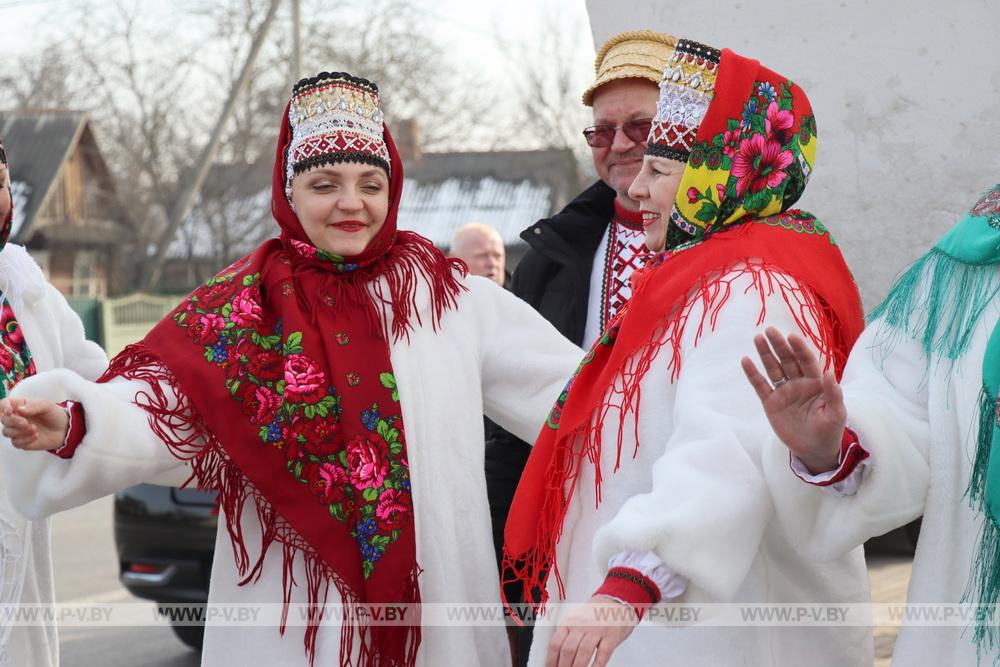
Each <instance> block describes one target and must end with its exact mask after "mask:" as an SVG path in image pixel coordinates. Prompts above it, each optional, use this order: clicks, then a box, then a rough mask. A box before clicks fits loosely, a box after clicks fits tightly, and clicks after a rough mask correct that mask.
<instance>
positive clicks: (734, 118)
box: [506, 40, 872, 667]
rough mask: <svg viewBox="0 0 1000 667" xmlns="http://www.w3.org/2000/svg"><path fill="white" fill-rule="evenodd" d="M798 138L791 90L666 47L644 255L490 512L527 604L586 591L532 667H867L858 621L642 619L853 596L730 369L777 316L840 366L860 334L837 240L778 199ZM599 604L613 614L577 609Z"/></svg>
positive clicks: (859, 561) (646, 184) (798, 183)
mask: <svg viewBox="0 0 1000 667" xmlns="http://www.w3.org/2000/svg"><path fill="white" fill-rule="evenodd" d="M815 151H816V125H815V119H814V117H813V115H812V109H811V107H810V105H809V101H808V99H807V97H806V95H805V93H804V92H803V91H802V89H801V88H799V87H798V86H797V85H795V84H794V83H792V82H791V81H789V80H788V79H786V78H785V77H783V76H781V75H778V74H776V73H775V72H772V71H771V70H768V69H766V68H764V67H762V66H761V65H760V63H758V62H757V61H755V60H751V59H749V58H744V57H742V56H739V55H736V54H735V53H733V52H731V51H728V50H724V51H721V52H720V51H718V50H716V49H713V48H711V47H707V46H704V45H702V44H698V43H695V42H691V41H688V40H679V41H678V43H677V46H676V49H675V53H674V54H673V55H672V57H671V59H670V60H669V62H668V65H667V68H666V70H665V71H664V75H663V80H662V82H661V84H660V99H659V102H658V105H657V116H656V118H655V119H654V122H653V127H652V129H651V131H650V137H649V142H648V149H647V154H646V156H645V158H644V162H643V167H642V171H641V172H640V174H639V177H638V178H637V179H636V181H635V182H634V183H633V185H632V187H631V189H630V191H629V194H630V196H632V197H633V198H634V199H637V200H638V201H639V202H640V204H641V207H642V209H643V215H644V228H645V230H646V239H647V240H646V243H647V245H648V246H649V247H650V248H651V249H653V250H660V251H663V252H662V253H661V254H660V256H659V257H658V259H657V260H656V262H655V263H654V266H652V267H650V268H647V269H646V270H645V271H644V272H642V273H641V274H640V275H638V276H637V277H636V278H635V279H634V281H635V282H634V285H633V288H634V292H633V297H632V300H631V301H630V303H629V304H628V306H627V307H626V309H625V310H624V311H623V312H621V313H620V314H619V316H618V317H617V318H616V319H615V320H614V321H613V322H612V323H611V325H610V326H609V328H608V330H607V331H606V332H605V334H604V336H603V337H602V338H601V339H600V340H599V341H598V342H597V343H596V344H595V346H594V347H593V349H592V350H591V351H590V353H589V354H588V355H587V356H586V357H585V359H584V361H583V363H582V364H581V366H580V368H579V369H578V371H577V374H576V375H575V377H574V379H573V380H572V381H571V382H570V384H569V386H568V387H567V389H566V391H565V392H564V393H563V395H562V396H561V397H560V399H559V401H558V403H557V405H556V406H555V408H553V410H552V412H551V414H550V416H549V420H548V424H547V427H546V428H543V430H542V433H541V435H540V436H539V439H538V442H537V444H536V446H535V449H534V452H533V453H532V455H531V459H530V460H529V462H528V466H527V468H526V469H525V474H524V477H523V478H522V483H521V487H520V488H519V489H518V493H517V496H516V497H515V501H514V506H513V508H512V511H511V515H510V519H509V521H508V524H507V534H506V541H507V550H508V551H507V561H508V564H509V565H510V566H511V567H513V568H516V571H517V573H518V578H519V579H520V580H521V581H522V582H524V583H525V584H526V586H527V589H528V590H531V591H534V592H535V593H536V594H537V597H538V598H539V602H545V601H546V599H548V598H550V597H552V596H556V597H557V598H558V599H560V600H566V601H569V602H574V603H583V602H587V601H588V600H589V602H587V604H586V605H585V606H583V607H581V608H578V609H576V610H575V611H571V612H570V611H569V609H572V606H569V605H561V606H559V607H558V608H554V609H552V610H551V613H549V614H547V615H546V616H545V618H544V620H543V621H542V622H541V623H540V626H539V627H536V630H535V642H534V644H533V646H532V651H531V656H530V659H529V664H530V665H533V666H539V665H542V664H545V665H547V666H551V667H556V666H558V667H571V666H573V667H576V666H582V665H589V664H590V660H591V658H592V656H593V655H594V654H595V653H596V655H597V659H596V662H594V664H595V665H605V664H615V665H632V664H643V663H644V662H647V661H648V660H649V657H650V656H653V655H655V656H656V661H657V664H658V665H692V664H699V665H730V664H752V665H801V664H806V663H808V664H813V665H830V667H834V666H837V667H840V666H842V665H848V664H850V665H855V664H864V663H865V662H866V661H867V662H868V663H870V662H871V659H872V643H871V637H870V634H869V633H867V632H865V631H864V629H863V628H847V627H840V628H832V629H810V630H806V629H801V628H796V629H793V630H790V631H784V632H783V631H781V630H778V629H775V628H767V627H763V628H721V627H715V628H686V629H676V628H674V629H669V630H668V629H666V628H663V627H656V625H657V621H662V620H663V619H664V617H665V614H663V613H660V612H661V611H662V608H657V607H656V606H655V605H657V604H658V603H659V602H661V601H664V602H666V601H670V602H682V603H690V604H700V603H707V602H726V601H733V600H735V601H739V602H742V603H782V602H785V603H799V604H802V603H806V602H809V603H815V602H823V603H831V602H835V601H837V602H844V601H865V600H867V596H868V591H867V580H866V578H865V570H864V562H863V557H862V554H861V553H860V551H856V552H853V553H851V554H849V555H847V556H845V557H843V558H841V559H840V560H836V561H833V562H831V563H827V564H823V565H818V564H814V563H810V562H806V561H805V560H803V559H802V558H800V557H799V556H798V555H796V554H795V552H794V551H793V550H792V549H790V548H789V547H788V545H787V543H786V541H785V538H784V535H783V533H782V532H781V529H780V527H779V526H778V525H777V522H776V521H775V520H774V515H773V509H772V507H771V502H770V498H769V495H768V493H767V489H766V486H765V484H764V481H763V478H762V475H761V471H760V467H759V447H760V444H761V443H762V442H763V441H764V440H765V439H766V436H767V434H768V433H769V427H768V425H767V421H766V419H765V418H764V416H763V415H762V414H761V411H760V409H759V408H758V407H757V405H756V398H755V397H754V395H753V393H752V391H751V390H750V388H749V387H748V386H746V383H745V382H743V380H742V378H741V377H740V375H739V366H738V363H737V360H738V359H739V356H740V351H741V350H745V351H750V350H751V349H752V344H751V338H752V335H753V333H755V332H759V331H762V330H763V328H764V327H766V326H777V327H779V328H783V329H786V330H799V331H801V332H802V333H803V335H804V336H805V338H806V339H807V340H808V341H810V343H811V345H812V346H813V347H814V348H815V349H817V350H818V351H820V352H821V353H822V355H823V356H824V358H825V360H826V364H827V365H828V366H832V367H833V368H834V369H835V370H836V371H837V372H838V373H839V372H840V370H841V369H842V366H843V363H844V360H845V359H846V357H847V354H848V352H849V350H850V347H851V344H852V343H853V341H854V339H855V338H856V337H857V335H858V333H859V332H860V330H861V327H862V314H861V306H860V300H859V298H858V293H857V288H856V286H855V284H854V281H853V279H852V277H851V274H850V272H849V271H848V270H847V267H846V265H845V264H844V261H843V258H842V257H841V254H840V252H839V250H838V249H837V247H836V244H835V243H834V242H833V240H832V238H831V237H830V235H829V233H828V232H827V230H826V229H825V227H823V225H822V224H820V222H819V221H818V220H817V219H816V218H815V217H814V216H812V215H810V214H808V213H805V212H803V211H797V210H790V207H791V206H792V205H793V204H794V203H795V201H796V200H797V199H798V198H799V196H800V195H801V194H802V191H803V189H804V188H805V185H806V182H807V180H808V178H809V175H810V173H811V171H812V164H813V160H814V157H815ZM775 379H776V380H777V379H778V378H775ZM595 556H596V558H595ZM547 572H548V573H551V575H552V576H548V578H547V581H545V575H546V573H547ZM609 606H610V607H611V609H610V611H611V612H612V613H615V612H627V613H626V615H625V616H622V615H621V614H619V616H618V617H617V618H619V619H623V618H624V619H629V618H630V619H631V620H627V621H626V622H618V623H617V624H616V623H613V622H612V623H610V624H609V622H608V621H607V620H605V621H604V622H600V621H598V622H597V623H595V620H596V619H595V614H596V613H604V612H606V611H608V610H607V609H604V610H603V611H595V610H599V608H604V607H609ZM567 607H569V609H568V608H567ZM651 609H652V611H650V610H651ZM702 611H704V610H702ZM632 612H634V614H633V613H632ZM644 615H646V616H647V618H648V622H647V623H645V624H643V626H641V627H640V629H639V630H638V631H636V632H635V633H634V634H633V635H632V637H631V639H629V641H628V642H625V643H622V642H624V640H625V639H626V638H627V637H629V636H630V634H631V633H632V630H633V626H634V625H635V623H636V621H637V620H641V619H642V618H643V616H644ZM598 618H599V617H598ZM604 618H605V619H608V618H614V616H612V617H608V616H604ZM692 620H694V619H692ZM697 620H698V621H700V622H702V623H704V622H706V621H709V620H710V619H708V618H706V617H705V615H704V614H702V615H701V617H700V618H698V619H697ZM588 623H589V625H588ZM609 661H610V662H609Z"/></svg>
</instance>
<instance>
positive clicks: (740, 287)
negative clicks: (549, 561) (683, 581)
mask: <svg viewBox="0 0 1000 667" xmlns="http://www.w3.org/2000/svg"><path fill="white" fill-rule="evenodd" d="M731 287H732V289H731V292H730V295H729V298H728V301H727V302H726V303H725V304H724V306H723V307H722V309H721V310H720V311H719V314H718V319H717V321H716V322H715V326H714V328H712V327H709V326H708V324H707V323H706V325H705V328H704V331H703V332H702V335H701V338H700V339H699V340H698V341H697V344H695V342H694V337H695V336H696V333H697V329H698V323H699V320H700V319H701V306H700V304H699V305H695V306H694V307H693V308H692V312H691V317H690V318H689V320H688V325H687V327H686V328H685V331H684V336H683V340H682V346H681V350H682V351H681V354H682V355H683V357H682V367H681V373H680V376H679V377H678V379H677V381H676V382H675V384H674V391H673V397H674V398H673V402H672V404H667V405H650V404H649V403H648V401H649V398H648V395H649V394H646V395H644V397H643V400H644V401H647V402H646V403H644V404H643V405H642V406H641V408H640V409H641V411H642V412H643V413H644V414H640V415H639V423H640V437H646V438H647V442H640V445H639V446H640V447H644V446H648V444H647V443H648V442H650V441H655V439H656V438H657V437H659V438H662V441H661V443H662V444H661V443H657V444H655V445H653V446H656V447H657V450H658V451H662V452H663V453H662V455H661V456H660V457H659V459H658V460H657V461H656V462H655V463H654V464H653V466H652V470H651V478H652V479H651V488H650V489H649V491H647V492H645V493H637V494H636V495H633V496H632V497H630V498H629V499H628V500H626V501H625V503H624V504H623V505H622V507H621V509H620V510H619V511H618V513H617V514H616V515H615V516H614V518H613V519H612V520H611V521H609V522H608V523H606V524H605V525H604V526H602V527H601V528H600V529H599V530H598V532H597V534H596V536H595V544H594V552H595V557H596V559H597V562H598V563H600V564H601V566H603V565H604V564H605V563H607V562H608V559H609V557H611V556H613V555H614V554H616V553H619V552H622V551H633V552H643V551H654V552H655V553H656V554H657V555H658V556H659V557H660V559H661V560H662V561H663V563H664V564H665V565H666V566H668V567H669V568H670V569H671V570H673V571H674V572H677V573H678V574H679V575H681V576H683V577H685V578H687V579H688V580H689V582H690V585H691V586H694V587H697V588H698V589H701V590H703V591H705V592H707V593H708V594H709V595H711V596H712V597H714V598H716V599H718V600H720V601H725V600H729V599H731V598H732V596H734V595H735V594H736V592H737V591H738V590H739V588H740V586H741V585H742V583H743V581H744V579H745V578H746V576H747V574H748V572H749V571H750V567H751V565H752V564H753V561H754V559H755V558H756V556H757V551H758V548H759V546H760V541H761V539H762V536H763V534H764V529H765V527H766V526H767V524H768V522H769V520H770V519H771V516H772V509H771V500H770V495H769V493H768V490H767V486H766V484H765V482H764V478H763V475H762V474H761V470H760V468H759V463H760V447H761V445H762V443H763V442H764V441H765V440H766V438H767V435H768V434H769V433H770V427H769V426H768V423H767V420H766V417H765V416H764V413H763V410H762V409H761V407H760V403H759V401H758V399H757V396H756V394H755V393H754V391H753V389H752V388H751V386H750V385H749V383H748V382H747V381H746V379H745V377H744V376H743V373H742V371H741V369H740V358H741V357H742V356H744V355H748V356H749V355H752V354H754V347H753V336H754V335H755V334H758V333H762V332H763V331H764V329H765V328H766V327H768V326H774V327H777V328H778V329H779V330H782V331H795V330H797V325H796V324H795V321H794V318H793V317H792V314H791V311H790V310H789V307H788V305H787V304H786V303H785V301H784V299H783V298H781V297H780V296H778V295H771V296H769V297H768V298H767V299H766V317H765V319H764V320H763V321H762V322H758V318H759V316H760V313H761V298H762V296H761V294H760V292H759V291H757V289H756V287H755V286H754V285H753V284H752V283H751V281H750V279H749V278H747V277H738V278H735V279H734V280H733V282H732V283H731ZM713 306H714V304H713ZM710 308H712V307H710ZM712 310H713V311H714V308H712ZM669 349H670V348H669V347H664V348H663V349H662V351H661V352H660V354H659V356H658V357H657V358H656V359H655V360H654V362H653V365H652V367H651V368H650V370H649V371H648V373H647V376H646V378H644V379H643V382H644V383H646V382H648V381H653V380H651V379H650V378H651V377H654V374H656V375H659V376H660V377H661V378H662V377H666V376H667V374H669V373H670V372H671V370H670V369H669V368H668V362H669V361H670V352H669ZM656 381H658V382H662V379H659V380H656ZM651 415H653V416H655V419H654V423H652V424H651V423H650V422H649V421H648V420H649V419H650V416H651ZM630 447H631V445H630V444H629V443H626V444H625V450H626V451H627V450H629V448H630ZM608 483H609V484H612V483H613V481H612V480H608Z"/></svg>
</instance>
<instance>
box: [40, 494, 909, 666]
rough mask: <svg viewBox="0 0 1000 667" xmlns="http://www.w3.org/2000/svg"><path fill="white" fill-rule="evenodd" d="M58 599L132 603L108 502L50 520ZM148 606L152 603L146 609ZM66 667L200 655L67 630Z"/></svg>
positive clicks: (891, 636)
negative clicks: (123, 578)
mask: <svg viewBox="0 0 1000 667" xmlns="http://www.w3.org/2000/svg"><path fill="white" fill-rule="evenodd" d="M52 533H53V542H54V544H53V547H54V549H53V551H54V561H55V562H54V565H55V573H56V595H57V598H58V599H59V600H62V601H64V602H133V601H137V599H136V598H134V597H132V596H131V595H129V594H128V593H127V592H126V591H125V590H124V589H123V588H122V587H121V585H120V584H119V583H118V577H117V574H118V570H117V559H116V556H115V550H114V542H113V539H112V534H111V499H110V498H104V499H101V500H98V501H96V502H93V503H90V504H89V505H85V506H83V507H79V508H77V509H75V510H71V511H69V512H64V513H62V514H59V515H56V516H55V517H54V518H53V520H52ZM910 565H911V559H910V558H907V557H903V556H884V555H879V556H872V557H871V558H869V561H868V570H869V576H870V578H871V589H872V599H873V600H874V601H875V602H902V601H904V600H905V599H906V587H907V584H908V583H909V579H910ZM150 606H152V603H150ZM898 630H899V628H898V627H879V628H875V657H876V659H875V667H889V661H890V657H891V655H892V646H893V643H894V642H895V640H896V633H897V632H898ZM60 648H61V650H62V664H63V665H65V666H66V667H97V666H98V665H100V666H101V667H135V666H136V665H143V666H144V667H195V666H196V665H197V664H198V654H197V653H196V652H194V651H191V650H189V649H188V648H187V647H185V646H184V645H183V644H181V643H180V642H179V641H178V640H177V639H176V638H175V637H174V636H173V634H172V632H171V631H170V629H169V628H167V627H145V628H115V627H108V628H65V629H63V630H62V631H61V632H60Z"/></svg>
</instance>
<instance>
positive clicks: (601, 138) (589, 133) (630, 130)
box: [583, 118, 653, 148]
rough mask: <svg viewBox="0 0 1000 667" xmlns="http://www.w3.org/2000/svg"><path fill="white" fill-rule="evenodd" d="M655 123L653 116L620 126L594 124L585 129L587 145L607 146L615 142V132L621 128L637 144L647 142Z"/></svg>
mask: <svg viewBox="0 0 1000 667" xmlns="http://www.w3.org/2000/svg"><path fill="white" fill-rule="evenodd" d="M652 125H653V119H652V118H641V119H639V120H630V121H629V122H627V123H622V124H621V125H618V126H613V125H594V126H593V127H588V128H587V129H586V130H584V131H583V137H584V138H585V139H586V140H587V145H589V146H590V147H591V148H607V147H608V146H610V145H611V144H613V143H614V142H615V133H616V132H617V131H618V130H621V131H622V132H624V133H625V136H626V137H628V138H629V139H631V140H632V141H634V142H635V143H637V144H644V143H646V138H647V137H648V136H649V128H650V127H652Z"/></svg>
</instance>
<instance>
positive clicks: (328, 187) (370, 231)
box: [292, 162, 389, 257]
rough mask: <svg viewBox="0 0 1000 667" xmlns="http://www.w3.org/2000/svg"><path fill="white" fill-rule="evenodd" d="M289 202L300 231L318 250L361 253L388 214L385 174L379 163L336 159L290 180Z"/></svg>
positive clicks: (343, 255) (376, 233) (348, 253)
mask: <svg viewBox="0 0 1000 667" xmlns="http://www.w3.org/2000/svg"><path fill="white" fill-rule="evenodd" d="M292 204H293V205H294V206H295V212H296V214H297V215H298V217H299V222H301V223H302V229H303V230H304V231H305V233H306V236H308V237H309V240H310V241H312V244H313V245H314V246H316V247H317V248H319V249H320V250H325V251H326V252H329V253H333V254H334V255H339V256H341V257H353V256H356V255H360V254H361V253H362V252H364V249H365V248H367V247H368V244H369V243H371V241H372V239H374V238H375V236H377V235H378V233H379V231H381V230H382V225H384V224H385V219H386V216H387V215H388V213H389V177H388V175H387V174H386V173H385V170H384V169H382V168H381V167H375V166H372V165H370V164H364V163H358V162H339V163H336V164H332V165H321V166H318V167H313V168H312V169H310V170H309V171H305V172H303V173H301V174H299V175H297V176H296V177H295V178H294V179H293V180H292Z"/></svg>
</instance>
